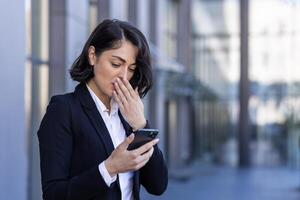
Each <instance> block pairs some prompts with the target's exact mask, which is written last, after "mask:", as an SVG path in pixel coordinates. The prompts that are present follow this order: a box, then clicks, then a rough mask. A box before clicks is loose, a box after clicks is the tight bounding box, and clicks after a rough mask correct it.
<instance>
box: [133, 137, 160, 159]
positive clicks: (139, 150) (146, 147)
mask: <svg viewBox="0 0 300 200" xmlns="http://www.w3.org/2000/svg"><path fill="white" fill-rule="evenodd" d="M158 141H159V139H154V140H152V141H150V142H148V143H146V144H144V145H143V146H141V147H139V148H137V149H135V150H134V151H135V153H137V154H139V155H142V154H143V153H145V152H146V151H148V150H149V149H150V148H151V147H153V146H154V145H156V144H157V143H158Z"/></svg>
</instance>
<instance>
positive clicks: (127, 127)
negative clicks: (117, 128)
mask: <svg viewBox="0 0 300 200" xmlns="http://www.w3.org/2000/svg"><path fill="white" fill-rule="evenodd" d="M118 114H119V117H120V120H121V122H122V124H123V127H124V129H125V133H126V135H127V136H129V135H130V134H131V133H132V128H131V127H130V126H129V124H128V123H127V122H126V120H125V119H124V117H123V116H122V114H121V112H120V110H119V111H118Z"/></svg>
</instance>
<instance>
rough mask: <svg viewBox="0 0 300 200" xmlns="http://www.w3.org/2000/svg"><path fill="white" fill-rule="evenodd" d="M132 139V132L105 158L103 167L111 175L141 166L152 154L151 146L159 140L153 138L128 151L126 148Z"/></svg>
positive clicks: (134, 169) (137, 168)
mask: <svg viewBox="0 0 300 200" xmlns="http://www.w3.org/2000/svg"><path fill="white" fill-rule="evenodd" d="M133 139H134V134H133V133H132V134H131V135H130V136H128V137H127V138H126V139H125V140H124V141H123V142H122V143H121V144H120V145H119V146H118V147H117V148H116V149H115V150H114V151H113V152H112V153H111V155H110V156H109V157H108V158H107V159H106V160H105V162H104V164H105V167H106V169H107V171H108V173H109V174H110V176H111V177H113V176H115V175H117V174H118V173H122V172H127V171H136V170H139V169H140V168H142V167H143V166H144V165H146V163H147V162H148V161H149V159H150V157H151V156H152V154H153V151H154V149H153V146H154V145H155V144H157V143H158V141H159V140H158V139H154V140H152V141H150V142H148V143H146V144H144V145H142V146H141V147H139V148H137V149H134V150H131V151H129V150H127V148H128V145H129V144H130V143H131V142H132V141H133Z"/></svg>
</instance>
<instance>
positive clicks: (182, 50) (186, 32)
mask: <svg viewBox="0 0 300 200" xmlns="http://www.w3.org/2000/svg"><path fill="white" fill-rule="evenodd" d="M191 13H192V12H191V0H184V1H183V0H182V1H179V9H178V18H177V19H178V22H177V23H178V25H177V28H178V29H177V33H178V35H177V47H178V48H177V60H178V62H179V63H181V64H182V65H184V66H185V67H186V69H187V70H189V71H190V72H192V55H193V50H192V44H191V41H192V38H191V35H192V33H191V32H192V28H191V24H192V19H191Z"/></svg>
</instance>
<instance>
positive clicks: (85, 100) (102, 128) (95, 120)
mask: <svg viewBox="0 0 300 200" xmlns="http://www.w3.org/2000/svg"><path fill="white" fill-rule="evenodd" d="M75 94H76V95H77V96H78V97H79V100H80V103H81V105H82V106H83V108H84V111H85V112H86V114H87V116H88V118H89V120H90V121H91V123H92V124H93V126H94V127H95V129H96V132H97V134H98V135H99V137H100V139H101V140H102V141H103V143H104V146H105V149H106V151H107V155H110V154H111V152H112V151H113V150H114V145H113V143H112V140H111V138H110V134H109V132H108V130H107V128H106V125H105V123H104V121H103V119H102V117H101V115H100V113H99V111H98V109H97V107H96V104H95V102H94V100H93V99H92V97H91V95H90V93H89V91H88V89H87V87H86V85H85V83H80V84H79V85H77V86H76V89H75Z"/></svg>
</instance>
